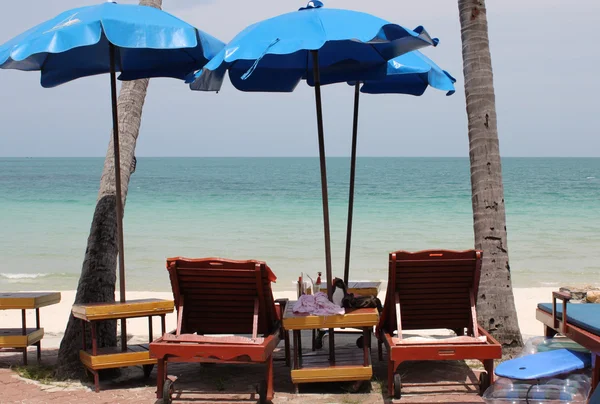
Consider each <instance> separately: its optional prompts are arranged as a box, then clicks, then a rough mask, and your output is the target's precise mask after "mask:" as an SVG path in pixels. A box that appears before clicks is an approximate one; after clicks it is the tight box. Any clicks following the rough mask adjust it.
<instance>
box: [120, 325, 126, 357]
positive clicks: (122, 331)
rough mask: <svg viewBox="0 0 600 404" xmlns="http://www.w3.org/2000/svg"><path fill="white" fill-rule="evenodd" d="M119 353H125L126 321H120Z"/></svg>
mask: <svg viewBox="0 0 600 404" xmlns="http://www.w3.org/2000/svg"><path fill="white" fill-rule="evenodd" d="M121 352H127V319H126V318H122V319H121Z"/></svg>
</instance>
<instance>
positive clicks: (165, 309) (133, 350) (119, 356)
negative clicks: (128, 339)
mask: <svg viewBox="0 0 600 404" xmlns="http://www.w3.org/2000/svg"><path fill="white" fill-rule="evenodd" d="M173 307H174V305H173V301H172V300H162V299H142V300H129V301H126V302H124V303H89V304H81V305H74V306H73V308H72V313H73V316H74V317H75V318H78V319H80V320H81V324H82V328H83V332H82V334H81V335H82V350H81V351H79V358H80V359H81V362H82V363H83V365H84V366H85V368H86V369H87V370H88V371H89V372H90V373H92V375H94V386H95V389H96V392H98V391H100V380H99V377H98V371H99V370H102V369H113V368H123V367H128V366H143V368H144V374H145V376H146V377H148V376H149V375H150V372H152V368H153V367H154V365H155V364H156V359H155V358H151V357H150V352H149V350H148V344H141V345H125V346H123V347H109V348H98V335H97V334H96V325H97V322H98V321H104V320H116V319H120V320H121V321H126V319H128V318H140V317H148V343H150V342H152V340H153V338H154V337H153V331H152V317H154V316H159V317H160V319H161V330H162V334H164V333H165V332H166V325H165V316H166V315H167V314H169V313H172V312H173ZM87 323H89V324H90V327H91V333H92V341H91V347H89V348H88V343H87V341H86V337H85V330H86V324H87Z"/></svg>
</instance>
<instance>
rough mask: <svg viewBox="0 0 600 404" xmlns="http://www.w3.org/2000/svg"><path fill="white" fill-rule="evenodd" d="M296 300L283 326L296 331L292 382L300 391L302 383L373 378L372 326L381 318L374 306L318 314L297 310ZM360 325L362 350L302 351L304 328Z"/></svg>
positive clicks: (288, 309) (289, 309) (291, 303)
mask: <svg viewBox="0 0 600 404" xmlns="http://www.w3.org/2000/svg"><path fill="white" fill-rule="evenodd" d="M294 303H295V302H289V303H288V305H287V306H286V310H285V314H284V316H283V327H284V328H285V330H286V331H293V334H294V355H293V356H294V366H293V369H292V372H291V373H292V383H294V389H295V391H296V392H298V384H300V383H315V382H338V381H357V380H370V379H371V377H372V376H373V368H372V366H371V354H370V348H371V344H370V339H371V338H370V337H371V329H372V327H373V326H375V325H376V324H377V322H378V321H379V313H378V312H377V309H376V308H372V309H347V310H346V314H344V315H333V316H314V315H306V314H297V313H294V312H293V307H294ZM347 327H348V328H360V329H362V331H363V335H364V338H365V343H364V345H363V349H362V350H358V349H357V348H350V349H344V350H338V351H336V350H335V349H334V350H333V351H330V352H329V354H322V353H317V352H310V353H308V354H306V355H305V354H303V353H302V343H301V336H300V332H301V331H302V330H315V329H322V328H327V329H333V328H347Z"/></svg>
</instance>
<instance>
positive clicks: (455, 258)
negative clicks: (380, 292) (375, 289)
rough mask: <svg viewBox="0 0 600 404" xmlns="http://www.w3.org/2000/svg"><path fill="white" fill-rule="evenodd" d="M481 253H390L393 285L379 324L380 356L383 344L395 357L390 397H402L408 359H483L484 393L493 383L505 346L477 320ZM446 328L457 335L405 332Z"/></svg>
mask: <svg viewBox="0 0 600 404" xmlns="http://www.w3.org/2000/svg"><path fill="white" fill-rule="evenodd" d="M481 254H482V253H481V251H475V250H470V251H444V250H428V251H420V252H415V253H411V252H406V251H396V252H393V253H390V269H389V280H388V288H387V293H386V297H385V304H384V307H383V312H382V313H381V318H380V321H379V326H378V327H377V337H378V340H379V344H378V348H379V360H382V359H383V354H382V345H383V344H385V346H386V348H387V352H388V357H389V359H388V394H389V395H392V394H393V395H394V397H395V398H400V394H401V386H402V383H401V378H400V375H399V374H395V372H396V369H398V366H399V365H400V363H402V362H404V361H420V360H463V359H478V360H480V361H481V362H483V365H484V367H485V370H486V371H487V373H482V374H481V375H480V377H479V385H480V392H481V393H483V392H484V391H485V389H486V388H487V387H488V386H489V385H490V384H491V383H492V382H493V377H494V359H498V358H500V357H501V356H502V349H501V346H500V344H499V343H498V342H497V341H496V340H495V339H494V338H493V337H492V336H491V335H490V334H489V333H488V332H487V331H486V330H484V329H483V328H482V327H481V326H480V325H479V324H478V323H477V314H476V312H475V303H476V297H477V289H478V285H479V274H480V271H481ZM440 328H442V329H443V328H447V329H450V330H454V331H455V332H456V334H457V337H453V338H449V339H445V340H444V339H442V340H440V339H422V338H421V339H413V340H411V339H410V338H408V339H406V338H403V335H402V333H403V332H404V331H407V330H427V329H440ZM465 330H466V333H465ZM396 331H397V335H395V334H394V332H396Z"/></svg>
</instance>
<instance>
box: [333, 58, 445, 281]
mask: <svg viewBox="0 0 600 404" xmlns="http://www.w3.org/2000/svg"><path fill="white" fill-rule="evenodd" d="M455 82H456V79H455V78H454V77H452V76H451V75H450V73H448V72H447V71H445V70H442V69H441V68H440V67H439V66H438V65H436V64H435V63H434V62H433V61H432V60H431V59H429V58H428V57H427V56H425V55H423V54H422V53H421V52H419V51H413V52H410V53H406V54H404V55H401V56H398V57H396V58H394V59H392V60H390V61H389V62H388V63H387V75H386V77H385V78H383V79H380V80H366V81H365V82H364V84H363V85H362V88H361V87H360V82H359V81H353V82H349V83H348V84H351V85H354V86H355V91H354V121H353V125H352V152H351V157H350V159H351V160H350V190H349V196H348V223H347V228H346V257H345V258H346V259H345V261H344V281H345V282H346V284H347V283H348V280H349V275H350V246H351V243H352V215H353V210H354V180H355V175H356V143H357V138H358V104H359V97H360V93H359V89H360V92H362V93H368V94H409V95H415V96H420V95H423V93H425V90H427V87H430V86H431V87H433V88H436V89H438V90H442V91H446V95H452V94H454V91H455V90H454V83H455Z"/></svg>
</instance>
